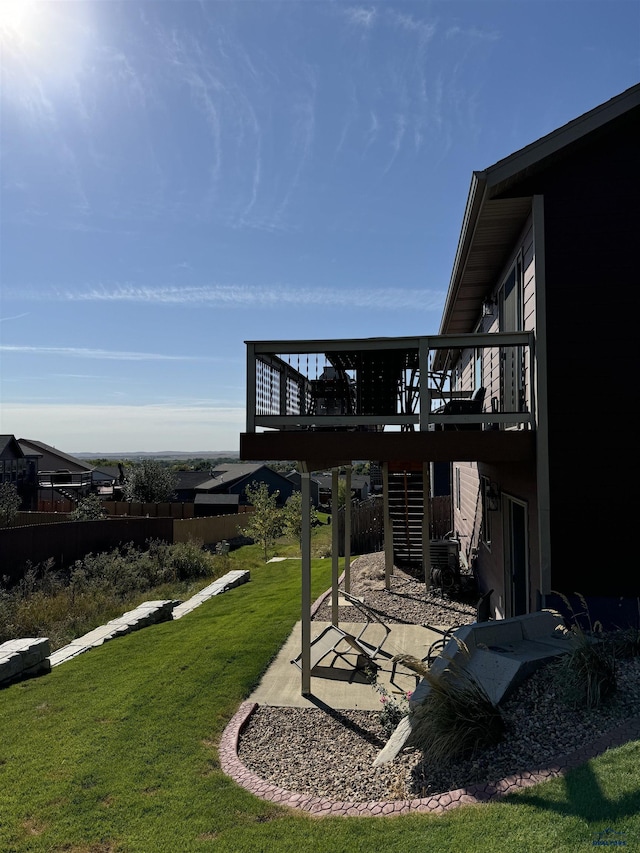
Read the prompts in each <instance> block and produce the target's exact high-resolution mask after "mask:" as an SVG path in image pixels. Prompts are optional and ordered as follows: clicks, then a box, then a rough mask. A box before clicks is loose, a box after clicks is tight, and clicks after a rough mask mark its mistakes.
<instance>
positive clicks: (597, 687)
mask: <svg viewBox="0 0 640 853" xmlns="http://www.w3.org/2000/svg"><path fill="white" fill-rule="evenodd" d="M557 595H558V596H559V597H560V598H561V599H562V601H563V602H564V603H565V605H566V606H567V607H568V608H569V610H570V612H571V616H572V619H573V624H572V625H571V627H570V628H569V629H568V636H569V637H570V639H571V650H570V651H569V652H568V653H567V654H566V655H563V657H562V658H561V659H560V660H559V661H558V663H557V664H555V672H554V675H555V681H556V685H557V687H558V691H559V694H560V697H561V698H562V699H563V700H564V702H565V703H566V704H567V705H570V706H571V707H574V708H598V707H599V706H600V705H601V704H602V702H603V701H604V700H605V699H607V698H608V697H609V696H612V695H613V694H614V693H615V691H616V689H617V681H616V648H615V644H614V643H613V642H612V640H611V638H610V637H607V636H606V635H605V634H604V633H603V630H602V625H601V624H600V622H597V621H596V622H592V620H591V616H590V614H589V608H588V606H587V602H586V601H585V599H584V597H583V596H582V595H580V594H579V593H576V595H577V597H578V600H579V601H580V604H581V605H582V607H583V612H582V613H580V614H576V613H575V610H574V609H573V607H572V606H571V603H570V602H569V600H568V598H567V597H566V596H564V595H562V594H561V593H557ZM580 618H582V620H583V622H585V621H586V624H587V628H586V629H585V628H583V627H582V625H581V623H580Z"/></svg>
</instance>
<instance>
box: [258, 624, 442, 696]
mask: <svg viewBox="0 0 640 853" xmlns="http://www.w3.org/2000/svg"><path fill="white" fill-rule="evenodd" d="M330 624H331V623H330V622H319V621H314V622H313V623H312V637H316V636H318V635H319V634H320V633H321V632H322V631H323V630H324V629H326V628H328V627H329V625H330ZM363 626H364V623H358V622H341V623H340V627H341V628H344V630H345V631H348V632H349V633H352V634H355V635H356V636H357V635H358V634H359V633H360V631H361V630H362V628H363ZM389 627H390V628H391V633H390V634H389V637H388V639H387V641H386V642H385V644H384V647H383V651H384V652H386V653H388V655H389V658H378V661H377V662H378V663H379V664H381V668H380V670H379V671H378V682H379V684H381V685H382V686H383V687H384V688H385V689H386V690H387V691H388V692H389V693H390V694H391V695H393V694H397V695H400V694H406V693H407V692H409V691H413V690H415V687H416V677H415V675H413V674H412V673H411V672H409V671H408V670H405V669H403V668H402V667H400V666H399V667H398V671H397V673H396V678H395V679H394V680H395V682H396V683H395V684H391V683H390V679H391V675H392V662H391V657H393V656H394V655H397V654H410V655H413V656H414V657H417V658H423V657H424V656H425V655H426V653H427V651H428V649H429V646H430V645H431V643H432V642H433V641H434V640H436V639H438V638H439V637H440V635H439V634H437V633H436V632H435V631H431V630H429V629H428V628H424V627H422V626H421V625H396V624H390V625H389ZM365 639H367V636H366V635H365ZM300 648H301V623H300V622H298V623H297V624H296V625H295V626H294V628H293V631H292V632H291V634H290V636H289V638H288V640H287V641H286V642H285V644H284V645H283V646H282V648H281V650H280V652H279V654H278V656H277V657H276V658H275V660H274V661H273V663H272V664H271V666H270V667H269V669H268V670H267V672H266V673H265V675H264V677H263V679H262V681H261V682H260V684H259V685H258V687H257V688H256V690H255V691H254V692H253V694H252V695H251V696H250V697H249V700H248V701H250V702H255V703H257V704H259V705H271V706H274V707H289V708H313V707H317V706H318V705H319V704H320V705H322V704H325V705H329V706H330V707H331V708H335V709H340V710H355V709H358V710H363V711H378V710H380V696H379V694H378V693H376V691H375V690H374V689H373V687H372V686H371V682H370V681H369V679H368V678H367V677H366V674H365V673H364V672H356V673H355V675H354V665H355V663H356V654H355V652H353V653H350V652H345V655H344V657H345V658H346V661H345V660H341V659H340V658H338V659H337V660H333V656H332V655H329V656H328V657H327V658H325V660H324V661H321V662H320V665H318V666H317V667H316V668H315V669H314V670H313V671H312V673H311V697H310V698H307V697H304V696H302V693H301V686H302V682H301V673H300V669H299V668H298V667H297V666H295V665H294V664H292V663H291V661H292V660H294V659H295V658H296V657H297V656H298V655H299V653H300Z"/></svg>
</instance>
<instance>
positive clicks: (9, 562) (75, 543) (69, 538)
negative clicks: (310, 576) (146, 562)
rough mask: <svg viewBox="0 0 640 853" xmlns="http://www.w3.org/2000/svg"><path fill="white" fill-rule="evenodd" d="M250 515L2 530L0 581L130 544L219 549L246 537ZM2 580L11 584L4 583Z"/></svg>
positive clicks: (123, 519)
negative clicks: (223, 543)
mask: <svg viewBox="0 0 640 853" xmlns="http://www.w3.org/2000/svg"><path fill="white" fill-rule="evenodd" d="M250 518H251V514H250V513H241V514H240V515H216V516H211V517H209V518H188V519H175V518H167V517H165V518H147V517H146V516H145V517H124V516H123V517H117V518H116V517H114V518H107V519H102V520H100V521H62V520H61V519H60V516H57V518H55V521H54V522H53V523H45V524H42V523H40V524H30V525H28V526H24V527H7V528H2V529H0V566H1V567H2V568H1V570H0V572H1V575H2V577H1V578H0V580H2V582H3V583H4V584H6V585H11V584H13V583H15V582H16V581H18V580H20V578H21V577H22V575H23V573H24V569H25V567H26V565H27V563H31V564H32V565H37V564H38V563H44V562H45V561H46V560H48V559H50V558H53V560H54V561H55V566H56V568H58V569H60V568H64V567H66V566H70V565H72V564H73V563H74V562H75V561H76V560H81V559H82V558H83V557H84V556H85V555H86V554H90V553H94V554H95V553H99V552H102V551H111V550H113V549H114V548H117V547H119V546H120V545H127V544H129V543H132V544H133V545H134V546H135V547H136V548H144V547H146V544H147V542H148V541H149V539H161V540H163V541H164V542H169V543H170V544H173V543H175V542H187V541H188V540H189V539H195V540H197V541H199V542H202V543H203V545H215V544H216V543H218V542H221V541H222V540H223V539H234V538H235V537H236V536H240V535H242V531H243V530H244V528H245V527H246V525H247V524H248V523H249V520H250ZM4 578H6V579H7V580H6V581H5V580H4Z"/></svg>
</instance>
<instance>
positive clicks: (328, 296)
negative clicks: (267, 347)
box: [20, 284, 445, 359]
mask: <svg viewBox="0 0 640 853" xmlns="http://www.w3.org/2000/svg"><path fill="white" fill-rule="evenodd" d="M20 296H21V298H23V299H24V298H30V299H34V300H38V301H42V300H46V299H50V300H60V301H64V302H112V303H117V302H125V303H138V304H154V305H203V306H209V307H217V308H220V307H226V308H244V307H246V306H252V307H261V308H276V309H277V308H279V307H281V306H282V305H292V306H318V307H323V308H330V307H353V308H368V309H371V310H384V311H389V310H398V311H401V310H402V311H404V310H406V309H407V308H410V309H411V310H415V311H433V310H440V309H441V308H442V302H443V300H444V296H445V294H444V291H438V290H431V291H429V290H423V289H418V288H416V289H412V288H403V287H395V286H393V285H390V286H389V287H385V288H375V289H371V288H366V289H365V288H350V289H346V288H345V289H341V288H324V287H323V288H317V287H307V288H305V287H295V288H294V287H286V286H277V287H272V288H264V287H263V288H258V287H249V286H247V285H222V284H220V285H213V286H210V287H161V288H150V287H135V286H132V285H131V286H124V285H123V286H121V287H113V288H106V287H105V288H95V289H92V290H85V291H71V290H69V291H58V292H50V293H48V294H47V293H43V292H39V293H36V292H35V291H27V292H24V291H21V294H20ZM26 349H28V348H25V351H26ZM33 349H34V351H41V350H40V349H38V348H35V347H34V348H33ZM59 352H61V353H62V352H65V351H64V350H59ZM73 352H75V350H73V349H70V350H69V354H71V353H73ZM81 352H84V353H89V352H96V353H102V352H103V351H102V350H82V351H81ZM94 357H96V358H97V357H104V358H107V357H109V356H107V355H104V356H97V355H96V356H94ZM111 357H112V358H116V357H121V358H124V357H127V358H131V359H133V358H136V357H138V358H140V359H142V358H148V359H152V358H154V357H156V358H176V359H177V358H187V357H186V356H180V357H178V356H171V357H170V356H154V355H153V354H148V353H121V354H118V355H111Z"/></svg>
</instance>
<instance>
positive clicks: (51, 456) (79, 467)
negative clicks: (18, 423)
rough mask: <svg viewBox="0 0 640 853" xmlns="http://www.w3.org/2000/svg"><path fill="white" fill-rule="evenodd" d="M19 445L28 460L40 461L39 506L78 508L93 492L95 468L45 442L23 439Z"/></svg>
mask: <svg viewBox="0 0 640 853" xmlns="http://www.w3.org/2000/svg"><path fill="white" fill-rule="evenodd" d="M19 443H20V447H21V448H22V450H23V452H24V454H25V456H28V457H31V458H37V459H38V469H37V480H38V502H40V501H44V502H47V503H52V504H54V505H55V503H56V502H58V501H60V499H64V500H65V501H70V502H71V504H74V503H76V502H77V501H78V500H79V499H80V498H83V497H86V495H88V494H89V493H90V492H91V490H92V485H93V477H92V470H93V468H92V466H91V465H87V463H86V462H83V461H82V460H81V459H76V458H75V456H70V455H69V454H68V453H63V452H62V451H61V450H58V449H57V448H55V447H51V445H49V444H45V443H44V442H42V441H35V440H33V439H30V438H21V439H19Z"/></svg>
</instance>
